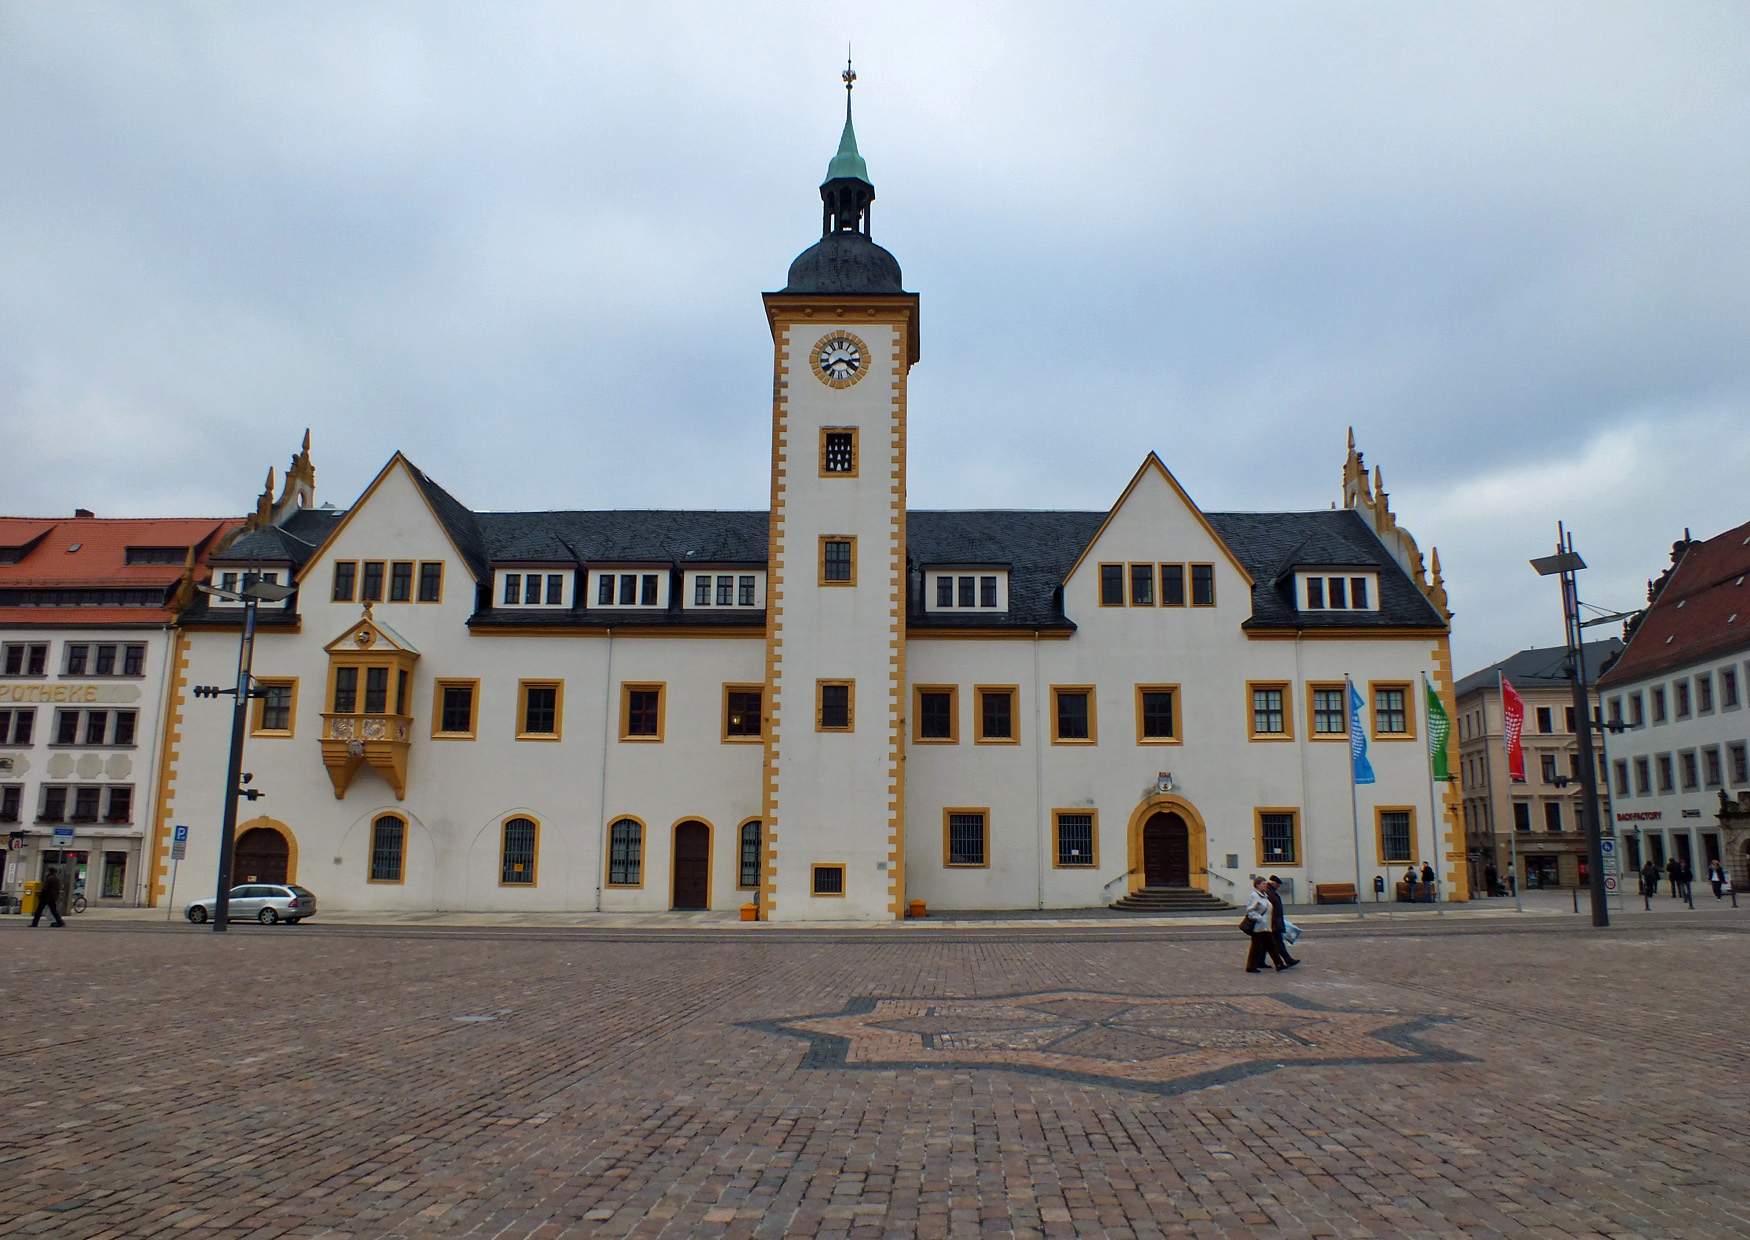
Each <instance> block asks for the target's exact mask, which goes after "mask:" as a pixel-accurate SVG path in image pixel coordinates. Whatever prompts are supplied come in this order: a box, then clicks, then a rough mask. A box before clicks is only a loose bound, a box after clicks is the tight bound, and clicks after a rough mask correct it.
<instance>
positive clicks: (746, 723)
mask: <svg viewBox="0 0 1750 1240" xmlns="http://www.w3.org/2000/svg"><path fill="white" fill-rule="evenodd" d="M820 193H821V199H822V203H823V214H822V236H821V238H820V240H819V241H818V242H817V243H815V244H814V245H812V246H811V247H809V248H808V249H807V250H805V251H804V252H803V253H802V254H801V255H800V256H799V257H798V258H797V259H796V260H795V262H794V263H792V264H791V267H790V271H789V278H788V281H787V283H786V285H785V287H784V288H783V289H782V290H781V291H779V292H775V293H768V294H766V296H765V306H766V313H767V317H768V320H769V322H770V326H771V332H772V340H773V346H774V387H773V391H774V400H773V408H772V455H771V505H770V509H769V511H755V512H708V511H619V512H601V511H570V512H516V513H513V512H487V511H475V510H472V509H470V508H469V507H467V506H466V505H464V504H463V503H462V502H460V501H459V500H458V499H456V498H455V497H453V496H451V495H450V494H449V493H448V492H447V491H445V490H444V489H443V488H442V487H441V486H439V485H438V483H437V482H435V481H433V480H432V479H431V478H430V477H428V476H426V475H425V474H424V473H423V472H422V471H421V470H419V469H418V468H417V467H416V466H415V465H414V464H413V463H412V462H410V461H408V460H407V459H405V458H404V457H402V456H401V455H400V454H397V455H395V456H394V457H393V458H392V459H391V460H390V461H389V462H388V463H387V464H386V465H385V466H384V467H383V469H382V471H381V472H380V473H379V474H378V475H377V477H376V479H375V480H374V481H373V482H372V483H371V484H370V486H369V487H367V488H366V490H365V492H364V493H363V494H362V495H361V496H360V497H359V498H358V499H357V501H356V502H355V503H354V504H353V505H352V506H351V507H350V508H349V509H346V510H344V511H339V510H334V509H319V508H316V507H315V506H314V468H313V466H312V465H311V462H310V457H309V453H308V442H307V441H306V450H305V452H304V453H302V454H300V456H299V457H298V458H296V459H295V460H294V464H293V475H294V477H295V479H296V482H297V486H296V487H293V486H292V485H291V482H292V479H288V487H287V491H286V493H285V494H284V495H282V496H280V497H279V498H278V500H276V499H275V497H274V495H273V493H272V486H271V478H270V485H269V489H268V492H267V493H266V494H264V495H263V497H262V500H261V503H260V505H259V506H258V510H257V512H256V514H255V515H254V516H253V517H251V518H250V520H249V521H248V522H247V523H246V525H245V527H244V528H243V530H242V532H241V533H240V534H239V535H238V536H237V537H236V538H235V539H234V540H232V541H231V542H230V543H229V544H228V545H226V546H225V547H223V548H222V549H220V550H219V551H218V552H217V553H216V554H214V555H213V557H212V561H211V562H212V565H213V573H214V576H215V579H216V580H219V581H221V582H223V581H224V580H226V575H227V574H237V575H238V576H237V577H236V578H233V579H232V580H233V581H237V580H242V579H244V576H245V575H246V574H251V573H254V574H273V575H275V576H276V578H277V579H278V580H280V581H292V582H295V583H296V585H297V592H296V594H295V595H293V597H292V598H290V599H288V600H287V601H286V602H285V603H284V604H275V605H263V606H262V608H261V610H260V623H259V627H258V636H257V640H256V643H255V649H254V672H255V676H256V678H257V684H258V687H259V688H260V689H262V690H263V691H264V693H265V696H263V697H260V698H258V699H256V700H255V701H253V702H252V703H251V714H250V720H251V728H250V734H249V736H248V741H247V750H246V753H245V759H244V767H245V769H246V770H248V771H249V772H251V773H252V775H253V781H254V782H253V785H252V786H253V787H256V788H259V789H262V790H264V791H265V792H266V794H267V795H266V799H265V800H264V801H260V802H254V803H246V804H245V805H244V807H243V810H242V812H241V814H240V818H241V819H243V821H242V822H240V824H239V828H238V835H237V843H236V847H237V853H236V864H235V867H234V870H233V876H234V878H235V880H236V881H238V882H244V881H248V880H249V879H251V878H256V879H259V880H261V881H271V880H276V879H278V880H291V881H295V882H298V883H301V884H303V885H305V886H308V887H310V888H312V889H313V890H315V891H316V892H317V893H318V895H319V898H320V900H321V901H322V904H323V906H324V907H327V908H352V909H367V908H368V909H384V910H394V909H405V910H436V909H446V910H447V909H469V910H476V909H477V910H519V911H520V910H526V911H535V910H559V911H564V910H578V911H583V910H595V909H603V910H610V911H611V910H665V909H670V908H712V909H734V908H736V907H737V906H741V905H744V904H755V905H757V907H758V914H759V916H760V917H762V918H766V919H773V920H820V919H856V920H875V919H887V918H896V917H900V916H903V915H904V914H905V911H906V909H907V906H908V904H909V903H910V902H912V901H919V900H921V901H924V902H926V903H927V905H928V906H929V907H930V908H931V909H948V910H951V909H1005V908H1027V907H1048V908H1073V907H1087V906H1095V905H1100V904H1105V903H1108V902H1111V901H1112V900H1114V899H1116V898H1119V897H1123V896H1126V895H1127V894H1131V893H1138V892H1141V891H1143V890H1144V889H1145V888H1146V889H1151V890H1154V889H1190V890H1192V891H1202V892H1207V893H1210V894H1212V895H1213V896H1215V897H1218V898H1221V899H1232V898H1235V896H1236V893H1240V892H1242V891H1243V886H1244V882H1245V878H1246V875H1247V874H1248V873H1250V872H1252V871H1255V870H1268V871H1270V872H1274V873H1278V874H1280V875H1282V876H1283V877H1284V878H1285V879H1289V880H1291V881H1292V883H1293V884H1294V888H1295V893H1296V898H1297V899H1306V898H1310V893H1311V889H1312V887H1313V886H1314V885H1315V884H1319V883H1355V882H1357V880H1358V879H1359V881H1360V882H1361V884H1362V886H1363V888H1364V890H1366V889H1368V888H1370V887H1371V884H1372V880H1373V878H1374V876H1375V875H1379V876H1384V877H1387V878H1388V879H1394V878H1396V877H1397V876H1398V875H1399V874H1401V872H1402V870H1403V868H1404V866H1405V864H1406V863H1408V862H1411V861H1414V862H1415V863H1416V864H1418V865H1420V864H1421V863H1422V862H1423V861H1431V862H1432V863H1433V864H1434V865H1435V867H1436V869H1437V870H1438V871H1439V873H1440V877H1441V886H1442V894H1443V896H1444V897H1445V898H1451V899H1464V898H1466V895H1467V891H1466V879H1465V866H1464V863H1463V858H1464V851H1463V850H1464V837H1463V828H1462V826H1461V824H1460V823H1459V820H1458V817H1457V813H1456V809H1455V805H1456V793H1452V794H1451V795H1450V796H1449V791H1450V788H1449V786H1442V787H1441V789H1440V791H1439V794H1438V796H1439V799H1438V801H1436V794H1435V793H1434V791H1433V790H1432V788H1431V784H1430V781H1429V771H1428V765H1427V758H1426V736H1425V727H1424V719H1423V709H1422V688H1421V677H1422V676H1423V675H1424V674H1426V675H1427V676H1428V677H1429V678H1430V679H1431V680H1432V682H1433V683H1434V685H1435V686H1436V688H1437V689H1438V691H1439V693H1440V695H1441V696H1442V698H1443V699H1444V701H1445V705H1446V710H1447V713H1448V715H1449V716H1451V715H1453V714H1454V713H1455V711H1454V705H1453V700H1452V694H1453V678H1452V668H1451V660H1450V656H1449V653H1448V625H1449V620H1450V613H1449V612H1448V611H1447V609H1446V597H1445V591H1444V588H1443V586H1442V583H1441V580H1440V574H1439V559H1438V556H1437V555H1436V556H1435V559H1434V572H1433V577H1432V580H1430V579H1429V577H1428V575H1427V573H1426V571H1425V569H1424V567H1423V563H1422V558H1421V556H1420V554H1419V552H1418V550H1417V548H1416V544H1415V542H1414V541H1413V540H1412V539H1411V538H1410V536H1409V535H1408V534H1407V533H1406V532H1405V531H1404V530H1403V529H1401V528H1400V527H1399V526H1398V525H1397V523H1396V520H1395V518H1394V516H1393V514H1392V513H1391V511H1390V509H1389V507H1388V504H1387V500H1386V495H1385V493H1384V491H1383V490H1382V489H1381V488H1380V486H1379V479H1378V475H1377V472H1376V473H1375V474H1374V476H1373V478H1372V479H1370V478H1369V477H1368V474H1367V471H1366V469H1365V467H1364V465H1363V462H1362V458H1361V455H1360V453H1358V452H1357V451H1356V450H1355V447H1354V442H1353V437H1351V441H1350V444H1349V450H1348V457H1347V460H1346V462H1345V464H1344V466H1343V474H1342V490H1341V495H1340V502H1339V503H1338V504H1336V505H1334V506H1333V507H1332V508H1331V509H1329V510H1321V511H1314V512H1298V513H1205V512H1202V511H1200V510H1199V509H1198V507H1197V506H1196V504H1195V503H1193V502H1192V500H1191V498H1190V497H1189V496H1188V495H1186V493H1185V492H1184V490H1183V489H1182V488H1181V487H1180V486H1179V485H1178V483H1177V482H1176V481H1175V480H1174V478H1173V476H1172V474H1171V473H1170V472H1169V471H1168V469H1167V468H1166V466H1165V465H1164V464H1163V463H1162V461H1161V460H1160V459H1158V458H1157V457H1156V456H1154V455H1153V454H1151V455H1150V456H1149V457H1148V458H1147V459H1146V460H1144V461H1143V462H1142V464H1141V467H1140V468H1139V469H1138V470H1137V471H1136V473H1135V476H1134V477H1132V478H1131V479H1130V481H1129V485H1128V486H1124V487H1123V489H1122V493H1121V494H1119V495H1118V498H1117V500H1116V502H1115V503H1114V504H1113V506H1112V508H1111V510H1110V511H1108V512H1065V511H1030V510H1029V511H973V512H948V511H928V510H923V511H920V510H911V509H908V508H907V506H906V442H907V424H908V420H909V418H910V417H911V416H912V412H913V411H912V410H910V409H909V408H908V405H907V399H906V391H907V376H908V374H909V372H910V369H911V366H912V365H913V364H914V363H915V362H916V361H917V360H918V356H919V321H918V297H917V295H916V294H914V293H908V292H905V291H903V287H902V284H901V279H900V270H899V265H898V263H897V262H896V261H895V260H894V258H893V257H892V255H890V254H889V253H888V252H887V251H885V250H883V249H882V248H880V247H879V246H877V245H876V244H875V243H874V242H873V240H872V239H871V237H870V233H869V208H870V204H871V202H872V200H873V198H874V188H873V185H872V184H871V182H870V180H869V175H868V172H867V170H866V167H865V164H864V161H863V159H862V158H861V156H860V155H859V154H858V152H857V147H856V140H855V136H854V134H853V132H852V128H851V123H850V117H849V112H848V106H847V115H846V122H845V128H844V134H843V138H842V140H841V143H840V147H839V150H838V153H837V154H836V155H835V156H834V158H833V159H832V161H831V164H830V165H829V167H828V171H827V176H826V180H825V181H824V183H823V184H822V185H821V187H820ZM922 416H928V411H923V412H922ZM1121 482H1122V480H1121V479H1115V480H1114V489H1115V490H1117V489H1118V485H1119V484H1120V483H1121ZM240 621H241V608H240V607H237V606H235V605H228V604H225V603H222V602H219V601H217V600H212V599H208V600H206V601H204V602H202V603H199V604H196V605H195V606H193V607H191V608H189V609H188V610H186V611H185V612H184V613H183V615H182V618H181V624H180V627H179V629H178V635H177V638H176V640H177V650H176V655H175V660H174V663H175V677H176V679H175V686H174V690H173V692H172V694H171V697H170V708H169V709H170V712H171V716H170V718H169V719H168V721H167V736H168V737H169V738H170V739H169V744H170V752H169V754H168V761H166V762H165V763H164V768H163V775H162V779H161V783H160V787H159V789H158V792H159V795H158V798H157V809H158V812H157V814H156V816H155V820H154V831H153V839H152V843H151V847H152V850H153V883H152V892H153V896H154V898H155V899H157V900H163V899H165V898H166V896H167V891H166V888H167V880H168V875H169V865H170V862H169V858H170V853H171V844H170V840H171V833H172V826H173V825H174V824H186V825H188V826H189V827H190V841H189V849H188V856H187V859H186V860H185V861H183V862H182V863H181V866H180V876H181V879H180V882H179V884H178V891H177V896H178V903H181V902H182V901H183V900H185V899H186V898H188V897H190V896H192V895H195V894H197V893H200V894H204V893H206V892H208V891H209V889H210V887H211V883H212V875H213V873H214V871H215V865H216V855H217V844H218V838H217V836H218V824H219V823H220V822H221V820H222V815H223V804H222V798H223V791H224V785H225V761H226V752H227V742H228V732H229V725H230V711H229V710H227V709H224V705H223V701H221V703H219V704H214V703H212V702H208V701H197V700H194V699H193V698H192V697H191V694H190V690H191V687H192V686H194V685H197V684H217V685H228V684H230V683H231V682H232V680H233V678H234V675H235V667H236V661H237V654H238V638H239V628H240ZM1346 675H1347V676H1348V677H1351V678H1352V679H1353V681H1354V684H1355V686H1356V688H1357V689H1358V691H1359V692H1360V694H1361V695H1362V697H1363V699H1364V702H1365V706H1364V709H1363V712H1362V714H1363V718H1364V721H1365V726H1366V730H1367V734H1368V738H1369V745H1370V757H1371V760H1372V764H1373V767H1374V769H1375V771H1376V772H1377V775H1378V782H1377V783H1374V784H1372V785H1364V786H1362V787H1361V788H1360V789H1359V790H1358V792H1357V798H1358V799H1357V800H1356V801H1355V802H1354V803H1353V804H1352V800H1351V796H1352V790H1351V784H1350V767H1349V744H1348V741H1349V711H1348V706H1347V703H1346V701H1345V700H1344V679H1345V676H1346Z"/></svg>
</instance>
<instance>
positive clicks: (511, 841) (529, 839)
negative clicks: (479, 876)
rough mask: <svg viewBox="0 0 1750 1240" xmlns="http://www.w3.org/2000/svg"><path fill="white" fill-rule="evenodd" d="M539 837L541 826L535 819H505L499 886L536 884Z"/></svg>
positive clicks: (529, 885) (500, 853) (500, 851)
mask: <svg viewBox="0 0 1750 1240" xmlns="http://www.w3.org/2000/svg"><path fill="white" fill-rule="evenodd" d="M539 837H540V828H539V827H537V826H536V825H535V823H534V820H533V819H529V818H511V819H507V820H506V821H505V824H504V837H503V842H502V844H501V846H500V849H499V868H498V884H499V886H501V887H533V886H534V885H535V858H536V851H537V850H536V841H537V840H538V839H539Z"/></svg>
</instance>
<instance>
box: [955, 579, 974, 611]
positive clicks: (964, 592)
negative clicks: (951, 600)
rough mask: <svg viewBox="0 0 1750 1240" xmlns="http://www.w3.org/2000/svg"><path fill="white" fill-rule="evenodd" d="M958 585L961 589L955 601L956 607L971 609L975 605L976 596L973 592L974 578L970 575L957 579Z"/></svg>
mask: <svg viewBox="0 0 1750 1240" xmlns="http://www.w3.org/2000/svg"><path fill="white" fill-rule="evenodd" d="M956 583H957V584H958V586H959V588H960V589H959V595H958V596H957V598H956V600H955V603H956V605H957V606H960V607H971V606H972V605H973V600H974V595H973V592H972V577H971V576H970V575H968V576H965V577H960V578H957V579H956Z"/></svg>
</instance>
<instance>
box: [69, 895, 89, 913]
mask: <svg viewBox="0 0 1750 1240" xmlns="http://www.w3.org/2000/svg"><path fill="white" fill-rule="evenodd" d="M90 907H91V902H90V901H89V900H87V899H86V898H85V893H84V892H83V891H75V892H74V893H73V911H74V912H75V913H83V912H84V911H85V910H86V909H88V908H90Z"/></svg>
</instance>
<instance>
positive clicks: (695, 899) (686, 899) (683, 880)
mask: <svg viewBox="0 0 1750 1240" xmlns="http://www.w3.org/2000/svg"><path fill="white" fill-rule="evenodd" d="M672 907H674V908H710V907H711V828H710V827H708V826H706V825H705V824H704V823H702V822H699V821H697V820H696V819H691V818H689V819H687V820H686V821H685V822H677V823H676V824H675V828H674V901H673V905H672Z"/></svg>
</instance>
